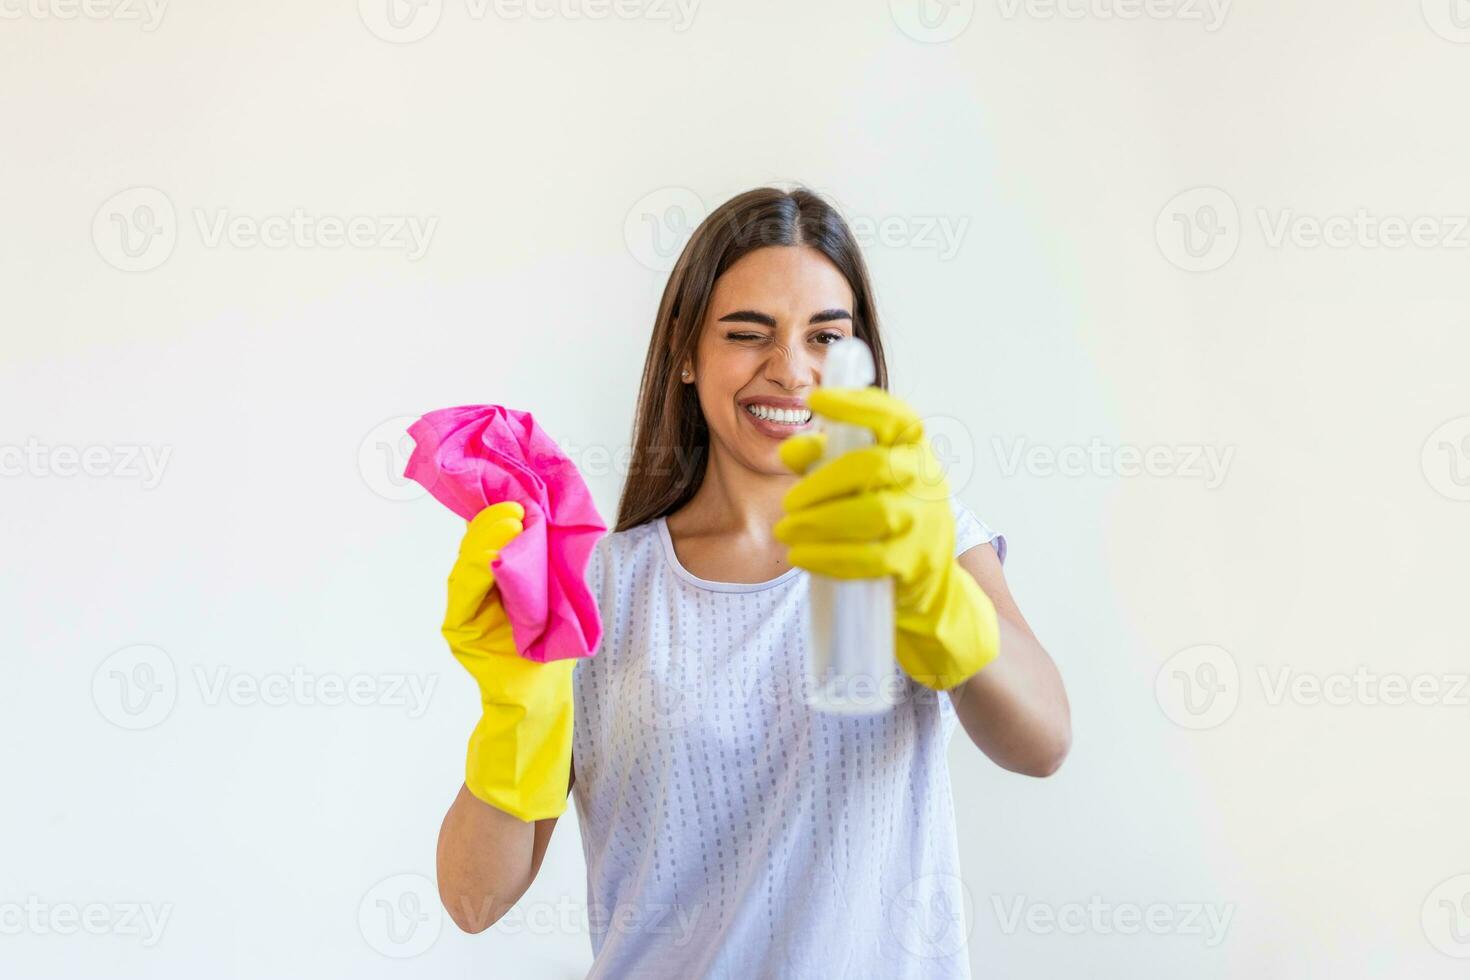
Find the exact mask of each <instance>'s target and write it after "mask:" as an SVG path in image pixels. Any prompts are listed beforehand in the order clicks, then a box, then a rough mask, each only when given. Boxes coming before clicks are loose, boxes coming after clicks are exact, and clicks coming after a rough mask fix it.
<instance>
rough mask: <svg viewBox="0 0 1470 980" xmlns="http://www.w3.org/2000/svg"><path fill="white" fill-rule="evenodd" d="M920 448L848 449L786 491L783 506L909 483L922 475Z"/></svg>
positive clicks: (803, 505) (789, 509) (802, 506)
mask: <svg viewBox="0 0 1470 980" xmlns="http://www.w3.org/2000/svg"><path fill="white" fill-rule="evenodd" d="M792 438H796V437H795V436H793V437H792ZM787 441H788V442H789V441H790V440H787ZM919 448H920V447H919V445H917V444H911V445H903V446H865V447H864V448H862V449H854V450H851V451H849V452H845V453H843V454H842V455H841V456H838V457H837V458H836V459H834V460H832V461H831V462H828V463H823V464H822V465H821V466H819V467H817V468H816V469H815V470H813V471H812V472H811V473H808V474H807V475H806V476H804V477H803V478H802V479H800V480H798V481H797V482H796V485H795V486H793V487H792V488H791V489H790V490H788V491H786V495H785V496H784V497H783V498H782V500H781V505H782V507H784V508H785V510H786V512H787V513H792V512H795V511H799V510H804V509H805V508H807V507H811V506H813V505H815V504H819V503H822V502H823V501H826V500H834V499H836V498H838V497H846V496H849V495H851V494H861V493H867V492H870V491H873V490H880V489H885V488H888V487H901V486H906V485H908V484H909V483H911V482H913V480H914V479H915V478H916V477H917V476H918V474H919V471H920V468H921V460H920V453H919V451H918V450H919Z"/></svg>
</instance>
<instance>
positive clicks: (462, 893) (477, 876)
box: [437, 785, 557, 933]
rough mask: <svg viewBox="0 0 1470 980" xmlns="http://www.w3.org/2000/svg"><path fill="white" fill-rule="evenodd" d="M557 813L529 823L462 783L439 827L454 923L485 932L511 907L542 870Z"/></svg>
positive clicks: (442, 895) (441, 865) (442, 880)
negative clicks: (487, 801)
mask: <svg viewBox="0 0 1470 980" xmlns="http://www.w3.org/2000/svg"><path fill="white" fill-rule="evenodd" d="M556 821H557V818H556V817H550V818H548V819H545V820H536V821H534V822H531V823H527V822H525V821H523V820H520V819H518V818H516V817H513V816H511V815H510V814H509V813H506V812H505V811H504V810H499V809H496V808H495V807H493V806H491V805H490V804H488V803H486V802H484V801H482V800H479V799H477V798H476V797H475V795H474V794H473V793H471V792H470V791H469V788H468V787H466V786H464V785H461V786H460V787H459V795H458V796H456V797H455V798H454V803H452V804H451V805H450V807H449V812H448V813H446V814H445V815H444V824H443V826H441V827H440V828H439V852H438V861H437V863H438V870H439V899H440V901H442V902H443V903H444V908H445V910H446V911H448V912H449V917H450V918H451V919H453V920H454V924H455V925H457V926H459V927H460V928H461V929H463V930H464V931H465V932H472V933H473V932H483V931H485V930H486V929H488V928H490V927H491V926H493V925H494V924H495V923H496V922H497V921H499V919H500V917H501V916H503V915H505V913H507V912H509V911H510V910H511V908H512V907H513V906H514V905H515V903H516V902H518V901H520V899H521V896H522V895H524V894H525V893H526V889H528V888H530V887H531V882H533V881H535V880H536V873H537V872H538V871H540V870H541V859H542V858H544V857H545V856H546V846H547V845H548V844H550V843H551V832H552V831H553V830H555V829H556Z"/></svg>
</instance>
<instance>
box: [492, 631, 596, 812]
mask: <svg viewBox="0 0 1470 980" xmlns="http://www.w3.org/2000/svg"><path fill="white" fill-rule="evenodd" d="M534 666H535V668H536V669H537V670H538V671H541V672H544V673H545V676H544V677H543V678H541V679H540V681H541V682H540V683H537V684H536V685H535V689H534V696H531V697H528V696H527V693H528V692H527V691H525V690H524V689H523V690H522V691H520V692H517V696H516V697H514V699H509V698H507V699H497V698H494V697H492V696H490V695H485V696H483V697H482V699H481V708H482V710H483V713H482V715H481V716H480V721H479V723H478V724H477V725H475V730H474V732H473V733H472V734H471V735H470V741H469V748H468V751H467V752H466V755H465V786H466V787H467V788H468V789H469V791H470V793H472V794H473V795H474V796H475V797H476V798H477V799H479V800H481V801H483V802H485V803H488V804H490V805H491V806H493V807H495V808H496V809H499V810H504V811H505V812H506V813H509V814H511V815H512V816H514V817H516V818H518V819H520V820H524V821H527V822H530V821H533V820H546V819H549V818H551V817H559V816H561V815H562V814H563V813H564V812H566V806H567V788H568V783H569V782H570V780H571V770H572V732H573V718H574V710H573V696H572V668H573V667H574V666H575V661H570V660H568V661H560V662H555V663H549V664H536V665H534Z"/></svg>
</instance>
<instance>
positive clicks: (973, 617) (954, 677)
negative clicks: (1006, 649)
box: [894, 561, 1000, 691]
mask: <svg viewBox="0 0 1470 980" xmlns="http://www.w3.org/2000/svg"><path fill="white" fill-rule="evenodd" d="M942 576H943V577H942V581H941V583H940V587H939V588H938V589H937V590H935V593H934V602H933V603H932V604H930V608H929V609H927V610H924V611H919V612H906V611H903V610H899V611H898V614H897V616H896V618H895V626H896V629H897V638H896V642H895V644H894V646H895V652H896V653H897V656H898V661H899V665H900V666H902V667H903V669H904V672H905V673H907V674H908V675H909V676H910V677H912V678H913V679H914V680H915V681H917V682H918V683H920V684H922V685H924V686H925V687H929V688H933V689H934V690H936V691H947V690H949V689H950V688H953V687H958V686H959V685H960V684H962V683H964V682H965V681H966V680H968V679H969V678H970V677H972V676H973V675H975V674H976V673H978V672H979V671H980V670H982V669H984V668H985V667H986V666H987V665H989V664H990V662H991V661H993V660H994V659H995V658H996V657H997V656H999V654H1000V624H999V622H998V620H997V618H996V613H995V604H994V603H993V602H991V601H990V597H989V596H988V595H986V594H985V590H984V589H982V588H980V583H979V582H976V581H975V578H974V576H972V575H971V574H970V573H969V572H967V571H965V569H964V568H962V567H961V566H960V564H959V562H957V561H951V562H950V565H949V567H948V568H947V569H946V570H945V571H944V572H943V573H942Z"/></svg>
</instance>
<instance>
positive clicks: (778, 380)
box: [766, 346, 821, 390]
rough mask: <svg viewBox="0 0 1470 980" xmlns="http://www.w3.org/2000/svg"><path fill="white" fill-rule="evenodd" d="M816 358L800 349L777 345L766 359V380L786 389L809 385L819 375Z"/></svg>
mask: <svg viewBox="0 0 1470 980" xmlns="http://www.w3.org/2000/svg"><path fill="white" fill-rule="evenodd" d="M818 360H819V359H818V358H816V357H813V356H812V355H810V354H807V353H805V352H803V351H800V350H795V351H793V350H791V349H790V348H788V347H785V346H781V347H778V348H777V349H776V350H775V352H774V353H772V354H771V357H770V359H769V360H767V361H766V380H767V381H770V382H771V383H772V384H777V385H780V386H781V387H782V388H786V389H788V390H794V389H797V388H805V387H811V386H813V385H815V384H816V383H817V378H818V376H819V375H818V373H817V372H818V369H819V368H820V367H821V365H820V363H818Z"/></svg>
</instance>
